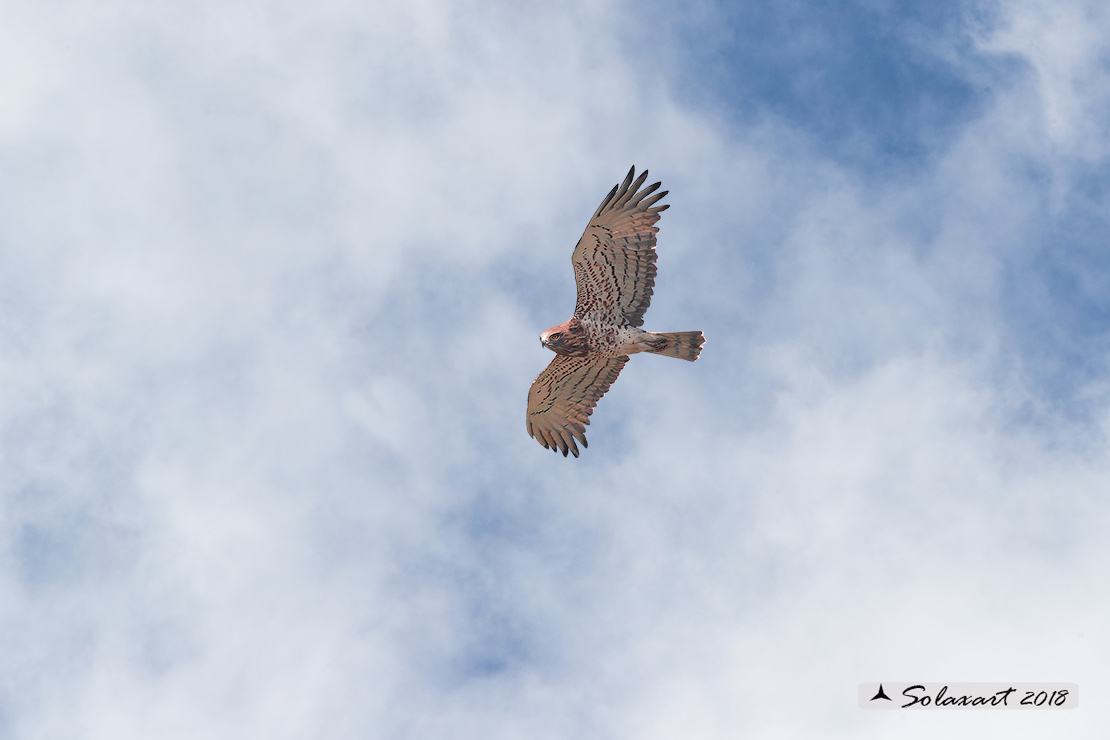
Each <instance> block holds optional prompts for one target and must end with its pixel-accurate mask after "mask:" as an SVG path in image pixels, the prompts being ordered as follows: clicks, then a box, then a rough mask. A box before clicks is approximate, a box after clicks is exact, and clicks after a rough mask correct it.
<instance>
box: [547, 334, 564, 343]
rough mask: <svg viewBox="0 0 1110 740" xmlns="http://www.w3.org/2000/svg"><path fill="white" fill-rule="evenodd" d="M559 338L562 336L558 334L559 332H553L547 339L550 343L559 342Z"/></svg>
mask: <svg viewBox="0 0 1110 740" xmlns="http://www.w3.org/2000/svg"><path fill="white" fill-rule="evenodd" d="M560 336H562V335H561V334H559V332H555V333H554V334H552V335H551V336H549V337H548V339H550V340H551V341H552V342H557V341H559V337H560Z"/></svg>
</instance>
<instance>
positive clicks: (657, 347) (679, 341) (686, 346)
mask: <svg viewBox="0 0 1110 740" xmlns="http://www.w3.org/2000/svg"><path fill="white" fill-rule="evenodd" d="M652 336H653V337H654V338H655V339H656V342H655V343H654V346H653V347H652V348H651V350H649V351H650V352H654V353H655V354H657V355H666V356H667V357H677V358H679V359H680V360H689V361H690V362H693V361H694V360H696V359H698V355H700V354H701V346H702V345H703V344H705V337H703V336H702V333H701V332H700V331H679V332H672V333H669V334H667V333H663V334H660V333H657V332H653V333H652Z"/></svg>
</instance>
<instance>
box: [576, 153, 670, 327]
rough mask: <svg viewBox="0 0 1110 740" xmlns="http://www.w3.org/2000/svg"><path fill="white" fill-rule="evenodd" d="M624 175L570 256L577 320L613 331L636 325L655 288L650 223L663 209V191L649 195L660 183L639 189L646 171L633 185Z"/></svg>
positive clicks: (655, 230)
mask: <svg viewBox="0 0 1110 740" xmlns="http://www.w3.org/2000/svg"><path fill="white" fill-rule="evenodd" d="M635 172H636V168H635V167H633V168H632V169H630V170H629V171H628V175H627V176H626V177H625V178H624V182H622V183H621V184H620V185H619V186H617V187H615V188H613V189H612V190H610V191H609V194H608V195H607V196H605V199H604V200H603V201H601V205H600V206H598V208H597V210H596V211H595V212H594V215H593V217H592V218H591V219H590V223H589V225H587V226H586V231H585V232H584V233H583V234H582V238H581V239H579V240H578V246H576V247H575V248H574V254H573V255H571V263H572V264H573V265H574V279H575V282H576V283H577V285H578V302H577V304H576V305H575V307H574V317H575V318H577V319H593V320H597V321H601V322H604V323H608V324H616V325H618V326H640V325H641V324H643V323H644V318H643V317H644V312H645V311H646V310H647V308H648V305H649V304H650V303H651V295H652V290H653V289H654V287H655V275H656V268H655V259H656V254H655V235H656V234H657V233H659V229H658V227H656V226H655V223H656V222H657V221H658V220H659V214H660V213H662V212H663V211H665V210H666V209H667V208H668V206H666V205H662V206H656V205H655V204H656V203H657V202H658V201H659V200H661V199H662V198H663V197H664V196H665V195H666V194H667V191H666V190H664V191H663V192H661V193H658V194H656V195H652V193H654V192H655V191H656V190H658V189H659V185H660V183H655V184H653V185H650V186H648V187H646V188H644V189H643V190H640V186H641V185H643V184H644V181H645V180H646V179H647V174H648V173H647V170H644V171H643V172H642V173H640V176H639V177H637V178H636V179H635V181H634V180H633V175H634V174H635Z"/></svg>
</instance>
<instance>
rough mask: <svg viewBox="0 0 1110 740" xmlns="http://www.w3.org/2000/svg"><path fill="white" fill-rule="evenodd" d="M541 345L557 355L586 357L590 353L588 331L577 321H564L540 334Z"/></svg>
mask: <svg viewBox="0 0 1110 740" xmlns="http://www.w3.org/2000/svg"><path fill="white" fill-rule="evenodd" d="M540 344H542V345H543V346H544V347H547V348H548V349H549V350H551V351H552V352H554V353H555V354H557V355H566V356H567V357H585V356H586V353H587V352H589V347H588V346H587V344H586V330H585V328H584V327H583V326H582V324H580V323H578V320H577V319H571V320H570V321H564V322H563V323H561V324H559V325H558V326H553V327H551V328H550V329H548V330H547V331H545V332H544V333H543V334H540Z"/></svg>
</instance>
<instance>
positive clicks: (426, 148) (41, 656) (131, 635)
mask: <svg viewBox="0 0 1110 740" xmlns="http://www.w3.org/2000/svg"><path fill="white" fill-rule="evenodd" d="M1046 8H1047V6H1043V7H1042V6H1040V5H1035V4H1027V5H1012V6H1007V9H1006V11H1007V12H1006V14H1004V23H1001V24H1000V25H999V26H998V27H997V29H996V30H992V31H990V32H982V36H981V38H980V43H981V47H982V49H983V50H986V51H988V52H990V53H996V54H1006V55H1020V56H1022V57H1024V58H1025V59H1027V60H1028V62H1027V63H1028V65H1029V68H1030V69H1032V70H1033V73H1032V76H1031V77H1029V78H1025V77H1022V76H1021V75H1017V76H1015V77H1009V78H1007V77H1005V76H1000V79H999V82H998V86H999V89H997V90H995V91H994V93H993V95H994V97H993V98H992V99H991V100H992V101H993V103H992V104H991V105H989V106H987V108H986V110H985V111H984V112H983V114H982V116H980V117H979V118H978V119H976V120H974V121H972V122H970V123H969V124H968V125H967V126H966V127H965V128H964V129H963V130H962V131H961V133H960V135H959V137H958V138H957V139H956V140H954V141H953V142H952V143H951V145H950V147H949V148H948V149H947V151H946V152H945V153H943V155H942V156H940V157H939V158H938V160H937V161H936V164H935V166H934V167H931V168H929V169H928V170H927V171H925V172H923V173H916V174H913V175H910V176H907V177H906V178H904V179H902V180H883V181H875V180H868V179H867V178H866V177H864V176H863V175H861V174H859V173H855V172H851V171H848V170H845V169H843V168H842V167H840V166H838V165H836V164H834V163H832V162H830V161H828V160H827V159H825V158H823V157H822V156H821V153H820V152H817V151H814V150H813V145H812V144H811V143H809V142H807V141H806V139H805V138H804V136H803V135H802V134H799V133H798V132H790V131H785V130H783V129H782V128H780V127H779V125H778V124H777V123H776V122H775V121H764V122H762V123H760V124H759V125H758V126H756V127H754V128H748V127H733V128H731V129H730V128H728V127H726V126H724V125H723V124H722V123H721V121H720V120H719V119H714V118H712V117H710V116H709V115H708V114H704V113H702V112H699V111H696V110H690V109H686V108H683V107H682V106H681V105H679V104H678V103H676V102H675V101H674V99H673V97H672V96H671V95H670V91H669V90H668V88H667V87H666V85H665V84H664V83H663V82H662V81H661V80H660V79H659V71H658V69H656V68H652V67H651V62H650V58H651V54H652V51H651V45H650V43H646V42H645V41H644V38H647V40H648V41H650V40H651V39H650V38H648V37H647V36H645V37H644V38H641V36H639V35H637V34H645V33H646V31H645V29H644V28H643V27H641V26H640V25H637V24H638V23H640V21H635V22H631V21H627V20H626V15H627V13H629V12H630V9H629V8H628V7H626V6H622V5H617V4H613V5H603V6H600V7H595V6H590V7H589V8H586V7H582V8H570V9H562V8H551V7H545V8H539V7H536V8H528V9H524V8H518V7H517V6H506V7H496V6H480V7H479V6H474V7H466V6H458V5H454V6H450V5H441V4H438V3H433V2H425V3H418V4H412V3H410V4H404V5H401V4H398V5H381V4H378V5H373V6H370V5H367V6H362V5H358V4H346V3H342V2H325V3H317V4H316V5H313V6H304V5H302V4H277V5H274V4H265V5H259V4H250V3H236V4H232V5H227V4H211V5H208V6H204V5H197V6H190V7H189V8H188V9H186V8H184V7H181V8H174V9H169V8H154V7H153V6H152V7H146V6H132V5H128V4H124V3H121V4H118V5H104V4H89V5H86V6H83V7H78V8H76V9H75V10H74V14H73V15H72V16H69V20H66V21H64V22H63V21H59V20H57V19H55V18H53V16H50V15H44V14H40V13H41V11H39V10H37V9H36V8H34V7H33V6H30V5H28V6H25V7H23V8H20V9H19V10H20V12H19V13H18V14H14V13H13V20H12V21H11V22H10V23H8V24H6V28H5V29H4V31H2V32H0V33H2V34H3V43H0V49H6V50H7V51H6V52H4V54H5V55H6V57H7V58H9V59H19V60H24V61H25V62H26V64H25V65H23V67H22V68H23V69H24V71H23V72H22V73H21V74H19V75H13V76H10V77H8V78H7V79H6V80H5V82H4V84H5V85H6V87H5V89H4V91H3V93H4V94H3V95H2V96H0V98H2V99H3V100H4V101H5V102H4V107H3V109H2V111H0V158H2V160H3V162H4V168H3V171H4V172H5V174H4V175H2V176H0V178H2V179H0V188H2V189H3V193H4V198H2V199H0V260H2V264H3V271H2V274H0V289H2V293H3V297H2V298H0V301H2V302H3V303H2V307H3V309H4V311H3V312H2V313H3V317H2V318H0V346H2V353H0V379H2V381H0V382H2V383H3V386H4V388H5V389H6V390H5V393H4V394H2V396H0V429H2V430H3V435H4V445H3V448H2V449H0V469H2V470H3V473H2V477H0V481H2V489H0V490H2V498H0V523H2V529H0V542H2V543H3V554H2V555H0V589H2V590H3V599H2V600H0V604H2V605H0V646H2V647H3V649H4V655H5V661H4V668H3V669H2V670H0V734H8V735H11V736H14V737H27V738H36V737H39V738H52V737H81V738H86V737H87V738H97V737H111V738H127V737H151V736H155V737H198V736H203V737H236V738H239V737H265V738H281V737H298V738H300V737H366V736H368V735H372V736H380V737H442V736H444V735H450V736H452V737H483V738H488V737H505V738H509V737H521V736H528V737H551V738H556V737H627V736H643V737H672V736H674V735H676V734H682V735H684V736H695V737H735V736H737V735H745V736H756V737H794V736H797V737H808V736H812V735H814V734H817V733H820V734H825V735H840V736H852V737H859V736H865V737H866V736H873V737H887V736H889V735H890V733H891V732H892V731H893V730H892V728H891V727H890V726H889V723H888V721H887V719H885V718H880V717H875V716H872V715H870V714H864V713H862V712H860V710H858V709H857V708H856V707H855V706H854V705H853V699H852V697H853V696H854V691H855V684H856V683H857V682H859V681H864V680H874V679H876V678H885V677H893V678H891V680H900V677H902V678H917V677H920V678H924V679H933V678H938V679H946V678H949V679H951V680H1009V679H1012V680H1042V679H1043V680H1066V681H1078V682H1079V683H1080V686H1081V689H1086V688H1087V687H1090V689H1088V690H1089V691H1091V692H1092V693H1091V694H1084V697H1086V696H1090V695H1093V692H1094V690H1095V687H1096V686H1097V681H1098V680H1099V670H1100V669H1099V667H1100V666H1101V665H1102V663H1104V661H1102V660H1100V659H1099V656H1102V655H1103V654H1104V653H1105V652H1106V649H1107V647H1106V643H1105V640H1102V639H1101V638H1100V637H1099V634H1100V633H1099V631H1098V629H1097V625H1098V624H1099V621H1098V620H1099V618H1100V616H1101V614H1102V613H1103V612H1104V611H1105V609H1104V606H1105V604H1106V603H1107V594H1106V593H1105V588H1104V587H1103V586H1101V585H1100V584H1101V582H1102V581H1101V579H1099V577H1098V574H1099V573H1101V572H1103V571H1104V570H1105V568H1104V567H1102V566H1103V565H1104V564H1105V562H1106V558H1107V552H1106V549H1105V546H1104V545H1103V544H1102V543H1103V540H1104V538H1103V537H1102V532H1103V531H1104V529H1105V526H1106V524H1107V509H1106V506H1105V505H1104V503H1103V502H1102V498H1103V492H1104V489H1105V481H1106V476H1107V464H1108V460H1107V457H1106V452H1105V434H1106V429H1105V423H1106V422H1105V420H1106V419H1107V418H1108V415H1107V413H1106V410H1105V406H1104V404H1103V406H1098V404H1099V403H1102V401H1100V400H1099V399H1101V398H1102V396H1101V395H1099V393H1098V392H1097V387H1096V386H1097V384H1098V382H1104V380H1102V381H1098V382H1095V383H1093V384H1092V387H1091V388H1090V389H1088V391H1089V392H1090V393H1091V394H1092V395H1091V398H1094V399H1095V401H1094V402H1093V403H1094V405H1095V406H1096V413H1094V416H1093V418H1094V419H1095V422H1092V423H1087V424H1074V423H1071V422H1066V421H1060V422H1059V425H1058V426H1057V427H1049V426H1046V425H1043V424H1042V425H1039V426H1038V425H1026V426H1021V425H1017V424H1015V423H1014V422H1013V419H1014V416H1015V409H1019V408H1020V407H1022V405H1023V404H1028V403H1031V402H1034V401H1037V400H1038V399H1037V396H1036V392H1035V391H1036V389H1035V388H1033V389H1031V388H1030V381H1028V379H1027V378H1024V377H1022V376H1021V374H1020V373H1019V372H1015V373H1014V374H1013V375H1008V374H1006V373H1005V372H1001V371H1000V369H999V368H1005V367H1006V366H1007V365H1008V364H1009V363H1011V362H1015V360H1014V358H1013V357H1012V356H1011V355H1010V354H1008V353H1009V352H1011V351H1012V347H1011V345H1009V344H1007V339H1006V336H1007V333H1006V332H1007V331H1008V329H1007V328H1006V327H1007V324H1006V322H1007V317H1006V316H1005V315H1003V314H1002V313H1001V312H1000V309H999V301H998V295H999V292H1000V290H1001V288H1000V287H999V284H1000V280H1001V278H1000V271H1001V270H1002V269H1003V268H1004V266H1005V265H1006V264H1007V263H1008V260H1010V259H1011V258H1012V256H1013V255H1015V254H1024V253H1027V252H1028V251H1029V250H1031V249H1033V248H1034V246H1035V245H1033V244H1032V242H1033V240H1035V239H1036V238H1037V235H1038V234H1040V233H1041V231H1039V229H1041V227H1043V225H1044V223H1045V222H1046V220H1048V219H1051V217H1052V213H1053V212H1054V211H1053V210H1052V209H1046V208H1043V207H1042V206H1041V205H1040V204H1042V203H1043V202H1044V201H1045V199H1046V197H1047V196H1046V194H1045V192H1046V191H1045V186H1044V184H1043V183H1042V182H1041V180H1039V179H1038V177H1037V176H1035V174H1034V175H1032V176H1031V175H1030V174H1029V173H1028V172H1027V171H1026V169H1025V167H1026V163H1027V162H1029V161H1034V162H1047V165H1046V166H1047V167H1048V168H1049V169H1052V168H1059V170H1060V171H1061V172H1064V171H1067V172H1074V168H1075V167H1076V166H1077V165H1076V164H1075V163H1076V162H1077V161H1082V162H1084V163H1087V164H1090V163H1092V162H1095V163H1097V162H1099V161H1101V158H1103V156H1104V154H1103V152H1104V148H1103V146H1102V134H1101V133H1099V131H1098V129H1097V126H1096V125H1095V124H1093V123H1092V121H1093V120H1097V117H1094V116H1095V114H1096V113H1097V111H1098V110H1101V106H1102V102H1101V100H1102V97H1103V92H1102V89H1101V87H1100V86H1099V85H1097V84H1087V82H1091V81H1094V80H1096V79H1097V74H1096V72H1097V69H1098V65H1099V64H1101V62H1100V61H1099V60H1101V58H1102V51H1101V45H1102V41H1101V38H1102V35H1100V34H1098V33H1095V32H1094V31H1093V30H1089V29H1090V28H1092V27H1093V28H1096V29H1097V28H1104V26H1105V25H1106V24H1105V21H1104V19H1103V18H1101V16H1099V15H1098V14H1097V13H1094V11H1083V12H1080V10H1079V8H1080V6H1079V5H1072V6H1068V7H1066V8H1063V9H1062V10H1061V11H1060V12H1058V13H1055V12H1049V10H1046ZM1046 13H1047V15H1046ZM1084 13H1086V15H1084ZM1092 13H1094V14H1093V15H1092ZM629 24H631V27H633V28H635V29H636V30H635V32H629V31H627V30H625V29H626V28H627V27H629ZM1040 26H1047V28H1048V30H1049V32H1048V33H1047V34H1044V35H1043V36H1044V38H1040V37H1038V36H1037V34H1035V33H1033V31H1034V30H1035V29H1037V28H1038V27H1040ZM1104 30H1105V29H1104ZM653 33H661V32H653ZM9 41H10V42H11V43H8V42H9ZM659 43H660V44H661V45H663V46H665V44H666V43H669V42H667V41H666V40H665V39H660V41H659ZM645 44H646V45H645ZM666 53H667V54H676V53H680V50H678V51H676V50H675V49H673V48H667V49H666ZM976 74H983V72H982V70H978V71H977V72H976ZM1026 79H1031V80H1033V82H1032V83H1030V84H1026ZM1065 83H1066V84H1065ZM1031 100H1039V101H1041V102H1042V103H1043V123H1042V122H1040V119H1038V115H1040V114H1037V113H1036V112H1034V113H1033V114H1031V115H1030V116H1029V117H1028V118H1020V117H1015V116H1014V115H1013V114H1014V111H1016V110H1019V109H1020V108H1021V107H1022V105H1025V104H1027V103H1028V102H1029V101H1031ZM716 115H719V113H718V114H716ZM1038 127H1039V128H1038ZM1030 132H1033V133H1030ZM1041 132H1043V135H1042V133H1041ZM1044 141H1049V142H1050V144H1051V145H1050V146H1045V145H1044ZM633 162H635V163H636V164H638V165H640V166H644V165H647V166H649V167H651V168H652V173H653V175H659V176H660V177H662V178H663V179H664V185H665V186H666V187H669V188H671V190H672V195H671V196H670V197H669V199H668V200H669V202H671V203H672V204H673V208H672V209H671V210H670V211H668V212H667V214H666V217H665V219H664V221H663V222H662V227H663V232H662V235H661V241H660V276H659V280H658V288H657V297H656V301H655V305H654V306H653V307H652V310H651V312H650V313H649V314H648V322H647V325H648V327H649V328H658V329H662V330H672V329H673V330H681V329H693V328H701V329H704V330H705V331H706V333H707V336H708V337H709V344H708V345H707V350H706V353H705V355H704V356H703V358H702V360H700V361H699V362H698V363H697V364H696V365H689V364H686V363H678V362H671V361H667V360H664V359H659V358H655V357H646V358H644V357H638V358H636V359H635V360H634V361H633V362H632V363H631V364H630V366H629V368H628V369H627V370H626V372H625V373H624V375H623V376H622V378H621V381H620V382H619V383H618V384H616V385H615V386H614V389H613V390H612V391H611V393H610V394H609V395H608V396H607V397H606V398H605V399H604V401H603V402H602V404H601V406H600V408H599V410H598V412H597V414H596V415H595V417H594V424H593V425H592V426H591V429H590V432H591V434H590V439H591V447H590V449H589V450H587V451H586V452H585V453H584V454H583V457H582V458H581V459H579V460H563V459H562V458H561V457H556V456H554V455H551V454H550V453H549V452H546V451H544V450H542V449H540V448H539V447H538V446H537V445H536V444H535V442H534V441H532V440H530V439H528V437H527V435H526V434H525V432H524V429H523V427H524V424H523V419H522V416H523V400H524V394H525V392H526V388H527V383H528V382H529V381H530V379H531V377H532V375H534V374H535V373H536V372H538V371H539V370H540V369H541V368H542V366H543V364H544V363H545V362H546V361H547V359H548V357H547V356H546V354H545V353H544V352H542V351H541V350H540V348H539V347H538V346H537V342H536V335H537V334H538V331H539V330H540V329H542V328H543V327H545V326H548V325H550V324H553V323H555V322H557V321H559V320H561V319H563V318H565V313H566V312H569V311H570V310H571V306H572V305H573V303H572V301H573V284H572V277H571V274H570V270H569V265H568V261H569V260H568V255H569V250H570V248H571V247H572V246H573V243H574V240H575V239H576V238H577V237H578V235H579V231H580V229H581V227H582V226H583V225H584V220H585V218H586V216H587V215H588V214H589V213H590V212H591V211H592V209H593V208H594V207H595V206H596V204H597V202H598V201H599V199H600V198H601V197H602V195H603V194H604V192H605V191H606V190H607V188H608V186H609V185H611V184H612V182H613V181H615V180H616V179H618V178H619V177H621V176H623V174H624V171H625V169H626V167H627V166H628V165H629V164H631V163H633ZM1072 182H1073V180H1068V181H1067V182H1064V183H1056V184H1055V185H1054V186H1053V187H1054V188H1055V191H1054V192H1053V194H1052V197H1054V198H1056V199H1057V202H1063V201H1064V200H1066V199H1067V198H1068V197H1069V193H1070V190H1069V188H1071V187H1072V185H1071V183H1072ZM491 337H493V338H495V340H494V341H490V338H491ZM1103 377H1104V376H1103ZM786 686H792V687H795V689H796V690H798V691H801V692H804V693H805V694H807V695H808V696H810V697H811V700H812V703H811V708H810V709H809V710H806V711H799V710H797V709H796V708H791V706H790V705H789V704H788V702H787V700H786V698H785V695H784V694H783V693H782V690H783V687H786ZM899 719H905V718H899ZM910 719H911V722H909V723H907V722H903V723H902V724H901V726H900V727H899V729H898V732H899V733H901V735H903V736H908V737H912V736H914V733H917V735H918V736H922V737H924V736H926V735H928V736H935V735H936V734H938V733H941V732H943V733H944V734H946V736H957V737H959V736H965V737H972V736H981V735H982V733H983V732H984V731H987V729H988V728H992V729H997V728H998V727H1003V728H1004V729H1005V731H1006V732H1007V734H1008V736H1012V737H1023V736H1028V737H1032V736H1043V735H1045V734H1046V733H1049V732H1051V733H1052V734H1054V736H1057V737H1067V736H1072V737H1081V736H1088V735H1089V733H1090V730H1091V728H1092V727H1095V726H1101V725H1103V724H1105V723H1104V722H1102V721H1101V720H1103V719H1104V717H1103V713H1102V712H1101V711H1100V710H1099V709H1098V708H1097V706H1092V705H1091V704H1090V703H1087V704H1084V708H1083V709H1081V710H1079V711H1078V712H1074V713H1071V714H1069V715H1068V716H1066V717H1059V716H1056V715H1047V714H1044V715H1041V714H1038V716H1036V717H1032V718H1030V716H1029V715H1028V714H1021V715H1014V716H1009V715H1007V716H1005V717H1002V716H1000V715H990V716H989V717H987V718H986V719H984V718H983V717H981V716H976V717H972V718H970V719H969V718H967V717H966V716H955V715H943V716H937V715H933V716H930V717H928V718H924V719H921V718H919V717H914V718H910ZM961 733H962V734H961ZM1069 733H1070V734H1069Z"/></svg>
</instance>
